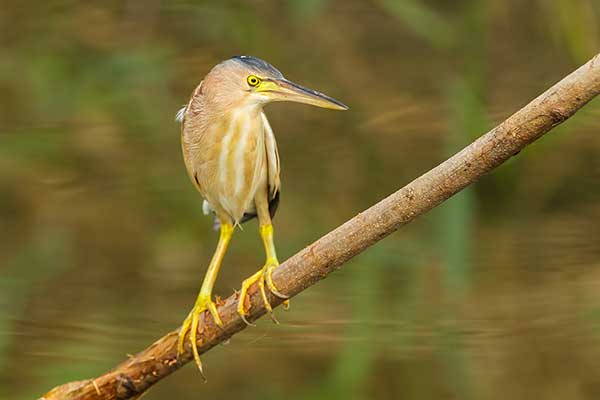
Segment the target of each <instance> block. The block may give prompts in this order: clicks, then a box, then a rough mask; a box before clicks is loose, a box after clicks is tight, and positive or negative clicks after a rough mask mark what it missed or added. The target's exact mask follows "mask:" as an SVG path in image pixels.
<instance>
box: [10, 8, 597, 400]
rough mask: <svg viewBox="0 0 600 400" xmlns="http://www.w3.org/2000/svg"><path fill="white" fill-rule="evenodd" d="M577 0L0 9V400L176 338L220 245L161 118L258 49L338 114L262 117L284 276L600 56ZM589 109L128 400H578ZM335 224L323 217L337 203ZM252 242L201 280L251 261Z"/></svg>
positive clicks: (593, 253)
mask: <svg viewBox="0 0 600 400" xmlns="http://www.w3.org/2000/svg"><path fill="white" fill-rule="evenodd" d="M599 23H600V4H599V3H598V2H597V1H594V0H575V1H573V0H548V1H546V0H540V1H532V2H521V1H517V0H508V1H500V0H488V1H475V0H461V1H458V2H452V3H448V2H443V1H439V0H428V1H418V0H372V1H367V2H364V1H358V0H348V1H337V0H328V1H325V0H310V1H304V0H287V1H284V2H265V1H260V0H252V1H223V2H211V1H199V2H191V1H183V0H175V1H169V2H163V1H158V0H150V1H141V0H128V1H126V2H118V1H109V2H104V3H102V4H94V3H89V2H85V3H81V2H74V1H65V0H61V1H59V0H51V1H47V2H36V1H31V0H25V1H22V2H19V3H13V4H3V5H2V6H1V7H0V41H1V42H2V46H0V288H1V289H2V293H3V295H2V296H1V298H0V306H1V307H0V398H9V399H13V398H14V399H20V398H23V399H25V398H34V397H35V396H36V395H40V394H42V393H43V392H44V391H45V390H46V389H49V388H50V387H51V386H53V385H56V384H59V383H62V382H66V381H71V380H76V379H81V378H85V377H89V376H92V375H97V374H99V373H101V372H103V371H104V370H105V369H107V368H109V367H110V366H111V365H113V364H115V362H117V361H119V360H121V359H122V358H124V357H125V354H126V353H133V352H135V351H138V350H139V349H141V348H143V347H144V346H146V345H147V344H149V343H151V341H152V340H153V339H155V338H156V337H158V336H160V335H161V334H162V333H164V332H165V331H167V330H169V329H172V328H173V327H174V326H176V324H178V323H180V322H181V320H182V319H183V317H184V316H185V313H186V312H187V310H188V308H189V305H190V304H191V302H192V301H193V299H194V296H195V295H196V291H197V289H198V287H199V285H200V282H201V280H202V276H203V273H204V266H205V265H206V263H207V262H208V260H209V257H210V255H211V253H212V251H213V246H214V243H215V240H216V238H215V235H214V233H213V232H212V230H211V228H210V227H211V221H210V219H208V218H205V217H203V215H202V212H201V201H200V198H199V197H198V195H197V193H195V192H194V190H193V187H192V185H191V184H190V183H189V182H188V178H187V176H186V175H185V170H184V167H183V163H182V161H181V156H180V147H179V136H178V135H179V130H178V126H177V124H175V123H174V122H173V117H174V113H175V112H176V110H177V109H178V108H179V107H180V105H181V104H183V103H185V102H186V101H187V99H188V96H189V94H190V92H191V91H192V90H193V88H194V87H195V85H197V84H198V82H199V81H200V80H201V79H202V77H203V76H204V74H205V73H206V72H207V71H208V70H209V68H210V67H211V66H212V65H214V64H215V63H217V62H218V61H220V60H222V59H225V58H227V57H230V56H231V55H234V54H242V53H247V54H252V55H256V56H259V57H262V58H265V59H266V60H269V61H270V62H272V63H273V64H274V65H276V66H277V67H279V68H280V69H281V70H282V71H283V72H284V73H285V74H286V75H287V76H288V77H290V78H291V79H293V80H296V81H298V82H301V83H304V84H306V85H308V86H311V87H314V88H316V89H319V90H322V91H324V92H326V93H329V94H331V95H333V96H335V97H337V98H340V99H342V100H343V101H344V102H346V103H347V104H349V105H350V106H351V112H348V113H327V112H324V111H322V110H320V111H319V110H316V109H312V108H308V107H301V106H297V105H285V104H277V105H273V106H269V107H268V109H267V114H268V115H269V118H270V120H271V122H272V125H273V127H274V129H275V131H276V135H277V137H278V143H279V147H280V153H281V157H282V167H283V194H282V206H281V208H280V210H279V211H278V215H277V218H276V220H275V223H276V237H277V243H278V249H279V252H280V254H281V256H282V258H285V257H287V256H289V255H291V254H293V253H294V252H295V251H297V250H298V249H300V248H302V247H303V246H305V245H306V244H308V243H310V241H312V240H314V239H316V238H317V237H318V236H320V235H321V234H323V233H325V232H326V231H327V230H329V229H331V228H333V227H335V226H337V225H338V224H339V223H341V222H343V221H345V220H346V219H347V218H349V217H351V216H352V215H354V214H356V213H357V212H358V211H359V210H361V209H364V208H366V207H368V206H369V205H371V204H373V203H374V202H375V201H377V200H379V199H381V198H382V197H384V196H385V195H387V194H388V193H390V192H392V191H394V190H396V189H397V188H399V187H400V186H402V185H403V184H404V183H406V182H408V181H410V180H411V179H413V178H414V177H415V176H417V175H419V174H420V173H422V172H425V171H426V170H428V169H429V168H431V167H432V166H434V165H436V164H437V163H438V162H439V161H441V160H443V159H445V158H446V157H447V156H449V155H450V154H452V153H453V152H455V151H456V150H458V149H460V148H461V147H463V146H464V145H465V144H467V143H468V142H470V141H471V140H473V139H474V138H475V137H477V136H478V135H480V134H481V133H483V132H484V131H486V130H487V129H489V128H491V127H492V126H493V125H494V124H495V123H497V122H499V121H501V120H502V119H504V118H505V117H507V116H508V115H510V114H511V113H513V112H514V111H515V110H517V109H518V108H520V107H521V106H522V105H523V104H525V102H527V101H529V99H531V98H533V97H534V96H536V95H537V94H538V93H540V92H541V91H543V90H545V89H546V88H547V87H548V86H550V85H551V84H552V83H554V82H555V81H557V80H558V79H560V78H561V77H562V76H564V75H566V74H567V73H568V72H569V71H571V70H572V69H574V68H575V67H576V66H578V65H579V64H580V63H582V62H584V61H585V60H587V59H588V58H590V57H591V56H592V55H593V54H594V53H595V52H597V51H598V47H599V46H598V45H599V43H598V40H599V39H598V38H599V37H600V36H599V35H598V32H599V29H600V28H599ZM599 120H600V105H599V104H598V101H596V102H594V103H592V104H590V105H588V107H587V108H586V109H585V110H584V111H583V112H582V113H580V114H578V115H577V116H576V118H574V119H573V120H572V121H568V122H567V123H566V124H565V125H564V126H561V127H560V128H558V129H557V132H555V133H553V134H551V135H550V136H549V137H547V138H544V140H543V141H541V142H540V143H537V144H536V145H535V146H533V147H532V148H531V149H528V150H526V151H524V152H523V153H522V154H520V155H519V157H517V158H515V159H514V160H511V161H510V162H509V163H508V164H507V165H505V166H503V167H501V168H500V169H499V170H498V171H495V173H494V174H493V175H491V176H489V177H486V178H485V179H483V180H482V181H481V182H480V183H478V184H477V185H476V186H475V187H473V188H470V189H469V190H467V191H464V192H462V193H461V194H459V195H457V196H456V197H455V198H453V199H452V200H451V201H449V202H448V203H446V204H444V205H443V206H442V207H440V209H438V210H436V211H435V212H433V213H431V214H430V215H428V216H426V217H424V218H422V219H421V220H420V221H417V222H416V223H414V224H412V225H411V226H409V227H407V228H405V229H403V230H402V231H401V232H399V233H397V234H395V235H392V236H391V237H390V238H388V239H386V240H385V241H384V242H382V243H380V244H378V245H377V246H375V247H374V248H373V249H371V250H369V251H368V252H367V253H365V254H364V255H361V256H360V257H358V258H357V259H356V260H354V261H353V262H351V263H350V265H348V266H347V267H346V268H344V270H343V272H340V273H338V274H336V275H335V276H334V277H332V278H331V279H328V280H327V281H324V282H323V283H321V284H320V285H319V286H317V287H315V288H313V289H311V290H310V291H308V292H306V293H304V294H303V295H302V296H300V297H299V298H297V299H294V301H293V302H292V309H291V312H290V313H283V312H278V315H279V318H280V320H281V321H282V325H281V326H277V327H272V326H270V325H268V324H267V323H262V324H261V325H260V326H259V327H258V328H255V329H250V330H248V331H246V332H245V333H244V334H242V335H240V336H238V337H236V338H235V339H234V340H232V344H231V345H230V346H225V347H222V348H220V349H216V351H212V352H211V354H208V355H207V356H206V357H205V365H206V372H207V374H208V379H209V382H208V383H207V384H203V383H202V380H201V379H200V377H199V375H198V374H197V372H196V371H195V370H193V368H186V370H184V371H182V372H181V373H178V374H177V375H175V376H174V377H173V378H172V379H169V380H168V381H165V382H163V383H161V384H160V385H159V386H157V387H156V388H155V389H153V390H151V391H150V393H149V394H148V395H147V396H146V397H145V399H149V400H150V399H159V398H163V397H166V396H171V397H173V398H182V399H183V398H192V397H193V396H191V395H190V393H200V394H202V395H206V396H211V397H215V398H231V397H234V396H237V397H240V398H248V397H250V398H255V397H259V396H262V397H263V398H266V399H270V398H272V399H275V398H280V397H282V396H287V397H293V398H297V399H319V398H323V399H331V398H334V399H335V398H340V399H341V398H344V399H362V398H382V399H383V398H386V399H387V398H399V397H402V398H405V399H421V398H452V399H468V398H478V399H479V398H486V399H504V398H517V399H518V398H532V397H533V398H560V399H580V398H597V397H598V396H599V395H600V380H599V378H598V376H597V374H596V373H595V371H596V370H598V368H599V367H600V365H599V362H598V360H600V357H599V356H600V346H599V345H598V339H599V338H600V336H599V334H600V329H599V326H600V323H599V320H600V318H599V317H598V316H599V315H600V296H599V293H600V290H599V285H600V246H599V244H598V240H597V238H598V237H600V227H599V226H598V224H596V223H595V221H597V220H598V219H599V218H600V206H599V204H600V202H599V201H598V200H600V190H599V189H598V188H599V187H600V186H599V185H598V182H599V180H600V158H599V157H598V156H597V155H598V152H599V151H600V139H599V137H598V135H597V132H598V128H599V127H600V124H599V122H598V121H599ZM332 205H335V207H332ZM255 231H256V226H255V223H254V222H253V223H250V224H248V225H247V227H245V229H244V231H243V232H239V233H237V234H236V236H235V239H234V241H233V245H232V248H231V251H230V252H229V253H228V255H227V257H226V260H225V265H224V268H223V270H222V273H221V275H220V277H219V280H218V283H217V292H218V293H219V294H221V295H223V296H226V295H228V294H229V293H231V291H232V290H233V289H235V288H237V287H239V284H240V282H241V280H242V279H243V278H244V277H245V276H247V275H249V274H250V273H251V272H253V271H254V270H255V269H256V268H257V267H258V266H259V265H261V264H262V261H263V260H262V257H263V256H262V250H261V246H260V243H259V240H258V238H257V235H256V234H255Z"/></svg>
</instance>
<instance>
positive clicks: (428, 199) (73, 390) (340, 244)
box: [42, 54, 600, 400]
mask: <svg viewBox="0 0 600 400" xmlns="http://www.w3.org/2000/svg"><path fill="white" fill-rule="evenodd" d="M599 93H600V54H598V55H596V56H595V57H594V58H592V59H591V60H590V61H589V62H587V63H586V64H584V65H583V66H581V67H580V68H579V69H577V70H576V71H574V72H573V73H571V74H570V75H568V76H567V77H565V78H564V79H563V80H561V81H560V82H558V83H557V84H556V85H554V86H553V87H551V88H550V89H548V90H547V91H546V92H545V93H543V94H542V95H540V96H539V97H537V98H536V99H535V100H533V101H532V102H531V103H529V104H528V105H526V106H525V107H523V108H522V109H521V110H519V111H518V112H516V113H515V114H513V115H512V116H511V117H510V118H508V119H507V120H505V121H504V122H502V123H501V124H500V125H498V126H497V127H495V128H494V129H492V130H491V131H489V132H488V133H486V134H485V135H483V136H481V137H480V138H479V139H477V140H476V141H475V142H473V143H471V144H470V145H469V146H467V147H466V148H464V149H463V150H461V151H460V152H459V153H457V154H455V155H454V156H453V157H452V158H450V159H448V160H446V161H445V162H443V163H442V164H440V165H438V166H437V167H435V168H434V169H432V170H430V171H429V172H427V173H425V174H424V175H422V176H420V177H418V178H417V179H415V180H414V181H412V182H411V183H409V184H408V185H406V186H405V187H403V188H402V189H400V190H398V191H397V192H395V193H393V194H392V195H390V196H388V197H387V198H385V199H383V200H382V201H380V202H379V203H377V204H375V205H374V206H372V207H371V208H369V209H368V210H366V211H363V212H361V213H359V214H358V215H357V216H355V217H354V218H352V219H351V220H349V221H347V222H346V223H344V224H343V225H341V226H340V227H338V228H337V229H335V230H333V231H331V232H329V233H328V234H327V235H325V236H323V237H322V238H320V239H319V240H317V241H316V242H314V243H313V244H311V245H310V246H308V247H306V248H304V249H303V250H301V251H300V252H298V253H297V254H295V255H294V256H292V257H291V258H289V259H288V260H287V261H285V262H284V263H283V264H281V266H280V267H279V268H277V269H276V270H275V272H274V274H273V281H274V283H275V285H276V286H277V287H278V288H279V290H280V291H281V292H283V293H285V294H288V295H290V296H295V295H297V294H298V293H300V292H302V291H303V290H304V289H306V288H308V287H309V286H312V285H314V284H315V283H317V282H318V281H319V280H321V279H323V278H325V277H326V276H327V275H329V274H330V273H331V272H333V271H334V270H335V269H337V268H339V267H340V266H341V265H342V264H343V263H345V262H346V261H348V260H349V259H351V258H352V257H354V256H355V255H357V254H359V253H360V252H362V251H363V250H365V249H366V248H368V247H369V246H371V245H373V244H374V243H376V242H378V241H379V240H381V239H383V238H384V237H386V236H387V235H389V234H390V233H392V232H394V231H396V230H397V229H398V228H400V227H401V226H403V225H405V224H407V223H409V222H411V221H412V220H414V219H415V218H417V217H418V216H419V215H422V214H424V213H426V212H427V211H429V210H431V209H432V208H434V207H436V206H437V205H439V204H440V203H442V202H443V201H445V200H447V199H448V198H450V197H451V196H452V195H454V194H455V193H457V192H458V191H460V190H462V189H463V188H465V187H466V186H468V185H470V184H472V183H473V182H476V181H477V180H478V179H479V178H481V177H482V176H483V175H484V174H486V173H487V172H489V171H491V170H492V169H494V168H496V167H498V166H499V165H500V164H502V163H503V162H505V161H506V160H508V159H509V158H511V157H512V156H514V155H516V154H517V153H518V152H520V151H521V150H522V149H523V148H525V146H527V145H528V144H529V143H531V142H533V141H535V140H537V139H539V138H540V137H541V136H542V135H544V134H545V133H547V132H548V131H550V130H551V129H552V128H554V127H555V126H557V125H559V124H560V123H562V122H563V121H565V120H566V119H567V118H569V117H571V116H572V115H573V114H575V112H577V110H579V109H580V108H581V107H583V106H584V105H585V104H586V103H587V102H589V101H590V100H592V99H593V98H594V97H596V96H597V95H598V94H599ZM237 299H238V297H237V294H233V295H231V296H230V297H229V298H227V299H225V300H224V301H220V302H219V304H218V310H219V314H220V316H221V319H222V320H223V324H224V326H223V328H222V329H221V328H218V327H216V326H215V324H214V323H213V321H212V318H210V317H206V318H204V320H205V322H206V324H204V325H203V326H201V327H200V328H199V335H198V350H199V352H200V353H201V354H202V353H205V352H206V351H208V350H210V349H211V348H212V347H213V346H215V345H217V344H219V343H221V342H223V341H225V340H227V339H229V338H230V337H231V336H232V335H233V334H235V333H236V332H239V331H241V330H242V329H244V328H246V324H245V323H244V322H243V321H242V320H241V319H240V317H239V316H238V314H237V312H236V303H237ZM270 301H271V303H272V305H273V306H274V307H275V306H277V305H279V304H281V299H279V298H277V297H275V296H270ZM248 306H250V314H249V315H250V320H255V319H257V318H259V317H261V316H262V315H264V314H265V309H264V307H263V304H262V300H261V297H260V293H259V292H258V289H257V287H256V285H255V286H254V287H252V288H251V289H250V296H249V304H248ZM177 332H178V331H177V330H175V331H172V332H169V333H167V334H166V335H165V336H163V337H162V338H160V339H159V340H157V341H156V342H155V343H153V344H151V345H150V346H149V347H148V348H146V349H145V350H143V351H141V352H140V353H138V354H137V355H135V356H132V357H130V358H129V359H127V360H125V361H123V362H122V363H121V364H119V365H118V366H116V367H115V368H114V369H112V370H111V371H108V372H107V373H105V374H104V375H101V376H99V377H97V378H95V379H88V380H84V381H77V382H71V383H67V384H64V385H61V386H58V387H56V388H54V389H52V390H51V391H50V392H48V393H47V394H46V395H44V397H42V399H45V400H56V399H63V400H75V399H86V400H89V399H97V400H107V399H133V398H136V396H139V395H140V394H141V393H144V391H145V390H147V389H148V388H149V387H150V386H152V385H153V384H155V383H156V382H158V381H159V380H161V379H162V378H164V377H166V376H167V375H169V374H171V373H172V372H174V371H176V370H177V369H179V368H180V367H182V366H183V365H185V364H186V363H187V362H189V361H190V360H191V353H190V350H189V346H188V348H186V352H185V354H183V355H182V356H181V357H179V359H178V358H177Z"/></svg>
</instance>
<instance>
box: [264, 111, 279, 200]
mask: <svg viewBox="0 0 600 400" xmlns="http://www.w3.org/2000/svg"><path fill="white" fill-rule="evenodd" d="M262 119H263V123H264V125H265V150H266V153H267V179H268V185H269V200H272V199H274V198H275V197H276V196H277V194H278V193H279V189H280V186H281V180H280V177H279V173H280V167H279V152H278V151H277V142H276V141H275V135H274V134H273V129H271V125H270V124H269V121H268V120H267V116H266V115H265V114H264V113H262Z"/></svg>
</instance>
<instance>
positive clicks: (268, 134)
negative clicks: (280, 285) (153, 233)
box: [177, 56, 348, 371]
mask: <svg viewBox="0 0 600 400" xmlns="http://www.w3.org/2000/svg"><path fill="white" fill-rule="evenodd" d="M273 101H294V102H298V103H306V104H311V105H314V106H317V107H324V108H330V109H334V110H347V109H348V107H346V106H345V105H344V104H342V103H341V102H339V101H337V100H335V99H333V98H331V97H329V96H326V95H324V94H323V93H319V92H317V91H314V90H311V89H307V88H305V87H303V86H300V85H298V84H296V83H293V82H291V81H289V80H287V79H285V78H284V77H283V75H282V74H281V72H279V71H278V70H277V69H276V68H275V67H273V66H272V65H271V64H269V63H267V62H265V61H263V60H260V59H258V58H255V57H250V56H237V57H233V58H231V59H229V60H226V61H223V62H221V63H220V64H218V65H216V66H215V67H214V68H213V69H212V70H211V71H210V72H209V73H208V74H207V75H206V77H205V78H204V80H203V81H202V82H200V84H199V85H198V87H196V89H195V90H194V92H193V93H192V96H191V98H190V100H189V102H188V104H187V105H186V106H185V107H183V108H182V109H181V110H180V111H179V112H178V113H177V120H179V121H180V122H181V146H182V149H183V159H184V160H185V166H186V168H187V172H188V174H189V177H190V179H191V181H192V183H193V184H194V186H195V187H196V189H197V190H198V191H199V192H200V194H201V195H202V197H203V198H204V202H203V210H204V212H205V213H206V214H208V213H210V212H212V213H214V214H215V226H216V227H218V228H220V236H219V242H218V245H217V248H216V250H215V253H214V255H213V258H212V260H211V262H210V264H209V266H208V270H207V272H206V276H205V278H204V281H203V282H202V287H201V289H200V293H199V294H198V298H197V300H196V303H195V305H194V307H193V308H192V310H191V312H190V313H189V315H188V316H187V318H186V319H185V321H184V322H183V325H182V327H181V330H180V332H179V346H178V353H179V354H181V353H182V352H183V348H184V342H185V337H186V334H187V333H188V332H189V341H190V343H191V346H192V352H193V355H194V359H195V361H196V364H197V365H198V368H199V369H200V371H202V364H201V363H200V357H199V355H198V349H197V345H196V334H197V331H198V326H199V321H200V315H201V313H203V312H204V311H205V310H208V311H209V312H210V314H211V315H212V317H213V319H214V321H215V323H216V324H217V325H219V326H221V325H222V322H221V318H220V317H219V314H218V312H217V307H216V305H215V303H214V302H213V301H212V289H213V286H214V283H215V280H216V278H217V274H218V273H219V268H220V266H221V262H222V260H223V256H224V255H225V251H226V250H227V246H228V244H229V241H230V239H231V236H232V234H233V230H234V227H235V226H237V225H239V224H241V223H243V222H245V221H248V220H250V219H252V218H254V217H258V222H259V232H260V236H261V238H262V241H263V244H264V247H265V252H266V258H267V260H266V262H265V265H264V266H263V268H262V269H260V270H259V271H258V272H257V273H255V274H254V275H252V276H251V277H250V278H248V279H246V280H245V281H244V282H243V283H242V288H241V291H240V296H239V303H238V308H237V309H238V312H239V314H240V315H241V317H242V318H243V319H244V321H245V322H246V323H248V324H249V322H248V321H247V320H246V310H245V309H244V300H245V297H246V295H247V293H248V288H249V287H250V286H251V285H252V284H254V283H256V282H258V285H259V288H260V291H261V294H262V299H263V301H264V304H265V308H266V309H267V311H268V312H269V313H272V309H271V305H270V304H269V301H268V299H267V295H266V292H265V286H266V287H267V288H268V289H269V290H270V291H271V292H272V293H273V294H274V295H276V296H278V297H281V298H284V299H285V298H286V297H287V296H285V295H284V294H282V293H280V292H279V291H278V290H277V288H276V287H275V285H274V284H273V281H272V278H271V274H272V272H273V269H274V268H275V267H277V266H278V265H279V261H278V260H277V254H276V253H275V245H274V243H273V226H272V225H271V218H273V216H274V214H275V210H276V209H277V205H278V203H279V190H280V180H279V155H278V151H277V144H276V142H275V136H274V135H273V131H272V130H271V126H270V125H269V121H267V117H266V116H265V114H264V112H263V107H264V106H265V104H267V103H270V102H273Z"/></svg>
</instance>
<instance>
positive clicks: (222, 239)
mask: <svg viewBox="0 0 600 400" xmlns="http://www.w3.org/2000/svg"><path fill="white" fill-rule="evenodd" d="M232 235H233V226H232V225H231V224H229V223H221V233H220V235H219V243H218V244H217V249H216V250H215V254H214V255H213V258H212V260H211V261H210V265H209V266H208V270H207V271H206V275H205V277H204V281H203V282H202V287H201V288H200V293H199V294H198V298H197V299H196V303H195V304H194V307H193V308H192V311H190V313H189V314H188V316H187V317H186V319H185V320H184V321H183V324H182V326H181V329H180V330H179V343H178V346H177V355H180V354H182V353H183V351H184V343H185V336H186V334H187V333H188V332H189V342H190V344H191V345H192V353H193V355H194V360H195V361H196V365H197V366H198V369H199V370H200V372H201V373H202V363H201V362H200V356H199V354H198V344H197V343H196V335H197V334H198V325H199V323H200V316H201V315H202V313H203V312H204V311H206V310H208V311H209V312H210V314H211V315H212V317H213V319H214V321H215V324H217V326H222V325H223V322H222V321H221V318H220V317H219V313H218V312H217V306H216V305H215V303H214V302H213V301H212V289H213V286H214V285H215V280H216V279H217V275H218V274H219V268H220V267H221V262H222V261H223V256H224V255H225V252H226V251H227V246H228V245H229V241H230V240H231V236H232ZM202 375H203V376H204V374H203V373H202Z"/></svg>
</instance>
